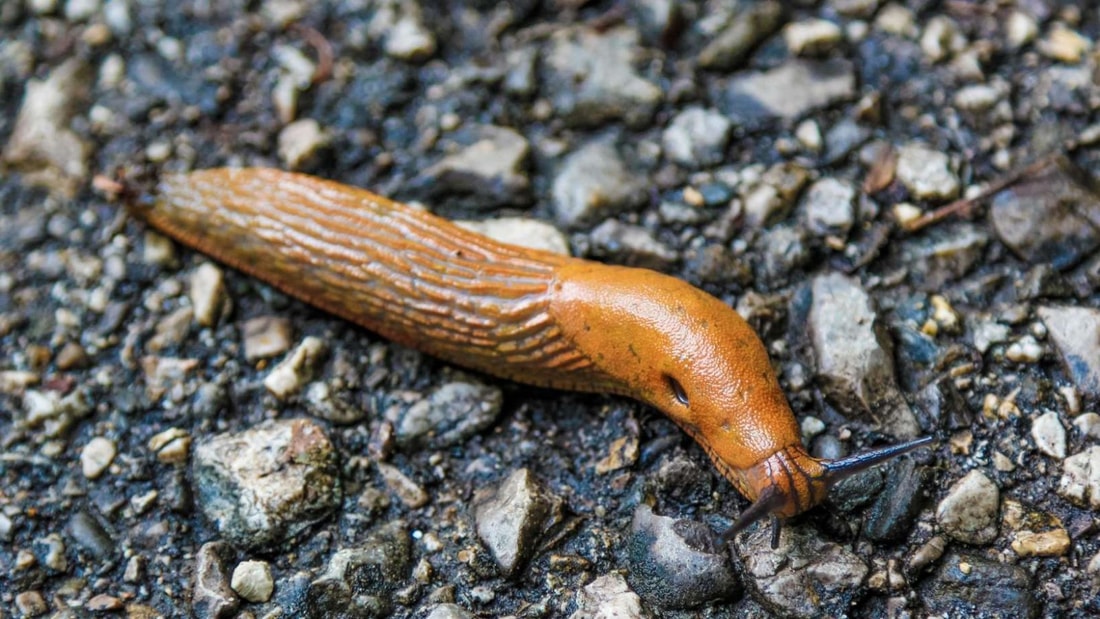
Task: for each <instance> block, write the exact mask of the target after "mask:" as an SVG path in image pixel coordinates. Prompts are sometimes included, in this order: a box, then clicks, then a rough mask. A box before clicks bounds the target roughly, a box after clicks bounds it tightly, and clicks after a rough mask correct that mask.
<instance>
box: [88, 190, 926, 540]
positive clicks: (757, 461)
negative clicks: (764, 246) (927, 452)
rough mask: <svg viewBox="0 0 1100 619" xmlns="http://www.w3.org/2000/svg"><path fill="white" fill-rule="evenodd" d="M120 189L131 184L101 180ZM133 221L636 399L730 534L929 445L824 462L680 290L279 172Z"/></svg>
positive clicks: (449, 340) (757, 374)
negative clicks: (716, 504)
mask: <svg viewBox="0 0 1100 619" xmlns="http://www.w3.org/2000/svg"><path fill="white" fill-rule="evenodd" d="M101 185H105V186H107V187H112V186H114V185H119V184H117V183H115V184H113V185H112V184H111V183H109V182H105V183H101ZM126 189H127V188H126V187H125V185H121V191H119V194H120V195H122V196H123V197H124V202H125V204H126V205H127V207H128V209H129V210H130V212H131V213H133V214H134V215H135V216H136V217H137V218H139V219H141V220H143V221H146V222H148V223H149V224H150V225H151V226H153V227H154V228H157V229H158V230H160V231H161V232H164V233H165V234H167V235H168V236H171V237H173V238H175V239H177V240H179V241H181V242H183V243H184V244H186V245H189V246H191V247H194V248H196V249H198V250H200V251H202V252H204V253H206V254H209V255H210V256H213V257H214V258H216V259H218V260H220V261H222V262H224V263H226V264H228V265H230V266H232V267H234V268H237V269H239V270H241V271H243V272H245V273H248V274H250V275H252V276H254V277H257V278H259V279H261V280H264V281H266V282H268V283H269V284H272V285H273V286H275V287H277V288H279V289H281V290H283V291H284V292H286V293H287V294H290V295H292V296H295V297H297V298H299V299H301V300H303V301H306V302H307V303H311V304H313V305H315V306H317V307H320V308H321V309H324V310H326V311H328V312H331V313H333V314H335V315H337V316H340V317H343V318H345V319H347V320H350V321H352V322H355V323H357V324H359V325H362V326H364V327H366V328H368V329H370V330H372V331H374V332H376V333H378V334H379V335H382V336H385V337H387V338H389V339H392V340H394V341H396V342H398V343H400V344H404V345H406V346H410V347H413V348H416V349H419V350H421V351H424V352H426V353H429V354H432V355H435V356H438V357H441V358H443V359H446V360H448V361H451V362H454V363H457V364H459V365H463V366H465V367H468V368H472V369H475V370H479V371H482V372H485V373H488V374H493V375H495V376H500V377H504V378H509V379H512V380H516V381H519V382H523V383H528V384H533V385H540V386H545V387H555V388H562V389H572V390H578V391H592V392H605V393H616V394H621V395H626V396H629V397H632V398H635V399H637V400H640V401H642V402H645V403H647V404H650V405H652V406H653V407H654V408H657V409H659V410H660V411H662V412H664V413H665V414H666V415H668V416H669V417H670V418H671V419H672V420H673V421H675V422H676V423H677V424H678V425H679V426H680V427H682V428H683V429H684V430H685V431H686V432H688V433H689V434H690V435H691V436H692V437H693V438H695V439H696V440H697V441H698V442H699V444H700V445H702V447H703V449H704V450H705V451H706V452H707V455H709V456H710V458H711V459H712V460H713V461H714V463H715V465H716V466H717V467H718V469H719V470H720V471H721V472H722V474H723V475H724V476H725V477H726V478H727V479H729V480H730V482H731V483H733V484H734V485H735V486H736V488H737V489H738V491H740V492H741V493H742V494H744V495H745V497H746V498H748V499H749V500H750V501H755V502H754V503H753V505H752V506H751V507H749V508H748V509H747V510H745V512H744V514H742V516H741V519H740V520H739V521H738V522H737V523H736V524H735V525H734V526H733V528H732V529H731V530H730V532H728V533H727V536H732V535H733V534H734V533H736V532H737V531H740V530H742V529H744V528H745V527H746V526H748V525H749V524H751V523H752V522H754V521H755V520H758V519H760V518H763V517H764V516H769V515H770V516H773V517H774V518H775V519H776V520H775V522H776V523H777V524H776V528H775V529H774V531H775V532H776V535H777V534H778V531H779V529H778V523H779V521H780V519H783V518H788V517H790V516H793V515H795V514H797V513H800V512H803V511H805V510H807V509H810V508H811V507H813V506H814V505H817V504H818V503H820V502H821V501H822V500H823V499H824V498H825V494H826V492H827V491H828V489H829V487H830V486H831V485H832V484H834V483H835V482H836V481H838V480H839V479H842V478H843V477H846V476H848V475H850V474H852V473H853V472H856V471H859V470H862V469H864V468H866V467H868V466H873V465H875V464H877V463H879V462H881V461H883V460H885V459H887V458H891V457H894V456H896V455H899V454H901V453H905V452H907V451H910V450H912V449H915V448H917V447H920V446H921V445H924V444H926V443H927V441H926V440H924V439H922V440H918V441H913V442H910V443H905V444H902V445H898V446H895V447H889V448H886V449H881V450H877V451H873V452H869V453H867V454H862V455H859V456H854V457H852V458H845V459H843V460H838V461H835V462H823V461H821V460H817V459H815V458H812V457H810V455H809V454H807V453H806V452H805V450H804V449H803V447H802V444H801V441H800V432H799V427H798V423H797V421H796V420H795V418H794V415H793V414H792V413H791V409H790V406H789V404H788V403H787V399H786V397H785V396H784V394H783V391H782V390H781V389H780V387H779V381H778V380H777V379H776V375H775V371H774V370H773V369H772V367H771V362H770V360H769V359H768V354H767V351H766V350H765V348H764V345H763V344H762V343H761V342H760V339H759V338H758V337H757V336H756V334H755V333H754V332H753V330H752V328H751V327H749V325H748V324H747V323H746V322H745V321H744V319H742V318H741V316H739V315H738V314H737V312H735V311H734V310H733V309H732V308H730V307H729V306H728V305H727V304H725V303H723V302H722V301H720V300H718V299H716V298H714V297H713V296H711V295H709V294H707V293H705V292H703V291H701V290H699V289H698V288H695V287H693V286H691V285H689V284H687V283H685V282H683V281H681V280H679V279H676V278H673V277H669V276H667V275H662V274H660V273H656V272H654V271H650V270H647V269H635V268H627V267H620V266H611V265H606V264H600V263H596V262H590V261H587V260H580V259H577V258H572V257H569V256H562V255H558V254H553V253H550V252H545V251H537V250H532V249H526V248H522V247H517V246H513V245H507V244H504V243H499V242H496V241H494V240H491V239H489V238H487V237H484V236H481V235H478V234H475V233H473V232H470V231H468V230H465V229H463V228H460V227H458V226H455V225H454V224H452V223H450V222H448V221H446V220H444V219H441V218H438V217H436V216H434V215H431V214H430V213H427V212H424V211H421V210H417V209H413V208H410V207H408V206H405V205H403V204H399V203H396V202H392V201H390V200H387V199H386V198H383V197H380V196H377V195H375V194H372V193H370V192H368V191H365V190H362V189H357V188H354V187H348V186H346V185H341V184H338V183H334V182H330V181H325V180H322V179H318V178H313V177H310V176H305V175H302V174H294V173H290V172H281V171H278V170H269V169H252V168H246V169H227V168H226V169H214V170H202V171H197V172H192V173H189V174H173V175H165V176H164V177H163V178H162V179H161V182H160V184H159V185H158V194H157V196H156V197H155V199H154V200H151V201H150V200H148V199H146V197H145V196H140V195H136V194H135V193H134V192H132V191H126Z"/></svg>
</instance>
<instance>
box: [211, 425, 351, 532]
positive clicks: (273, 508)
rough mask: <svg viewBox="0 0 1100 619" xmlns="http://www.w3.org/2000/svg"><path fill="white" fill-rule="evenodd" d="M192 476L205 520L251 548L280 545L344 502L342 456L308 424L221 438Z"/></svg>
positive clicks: (261, 428) (321, 432)
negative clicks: (338, 459)
mask: <svg viewBox="0 0 1100 619" xmlns="http://www.w3.org/2000/svg"><path fill="white" fill-rule="evenodd" d="M192 475H193V478H194V484H195V487H196V489H197V490H198V502H197V503H198V505H199V507H200V508H201V509H202V510H203V513H204V514H205V515H206V517H207V518H208V519H209V520H210V521H212V522H213V523H214V524H215V526H216V527H217V530H218V531H219V532H220V534H221V535H222V536H223V537H224V538H225V539H228V540H230V541H232V542H233V543H234V544H236V545H239V546H242V547H245V548H265V547H270V546H272V545H275V544H280V543H282V542H283V541H285V540H286V539H289V538H290V537H293V536H294V535H296V534H297V533H299V532H301V531H303V530H305V529H306V528H307V527H309V526H310V525H311V524H313V523H314V522H317V521H318V520H321V519H323V518H325V517H327V516H328V514H329V513H331V512H332V511H333V510H334V509H335V508H336V507H337V506H338V505H339V502H340V487H339V480H338V478H339V474H338V470H337V467H336V452H335V450H334V448H333V446H332V443H331V442H330V441H329V439H328V437H327V436H325V433H324V430H323V429H322V428H321V427H320V426H319V425H317V424H316V423H314V422H313V421H310V420H308V419H288V420H279V421H269V422H265V423H262V424H260V425H258V426H256V427H253V428H250V429H248V430H245V431H243V432H239V433H225V434H218V435H215V436H213V437H211V438H209V439H207V440H205V441H203V442H201V443H199V444H198V445H197V446H196V447H195V450H194V458H193V464H192Z"/></svg>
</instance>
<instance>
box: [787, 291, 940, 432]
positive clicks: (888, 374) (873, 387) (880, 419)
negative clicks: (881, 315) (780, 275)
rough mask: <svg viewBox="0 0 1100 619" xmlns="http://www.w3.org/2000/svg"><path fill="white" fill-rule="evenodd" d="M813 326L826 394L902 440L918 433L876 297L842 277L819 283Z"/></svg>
mask: <svg viewBox="0 0 1100 619" xmlns="http://www.w3.org/2000/svg"><path fill="white" fill-rule="evenodd" d="M812 287H813V306H812V307H811V309H810V315H809V323H810V324H809V328H810V333H811V334H812V341H813V346H814V355H815V357H816V359H817V372H818V379H819V380H820V382H821V389H822V392H823V393H824V394H825V397H826V398H828V399H829V401H830V402H831V403H833V405H834V406H836V407H837V408H839V409H840V410H841V411H842V412H843V413H845V414H850V415H855V416H858V417H863V418H870V419H873V420H874V421H875V423H877V424H878V425H879V426H880V427H881V428H882V429H883V431H885V432H887V433H889V434H891V435H893V436H896V437H898V438H913V437H915V436H916V435H917V434H918V432H919V427H918V425H917V420H916V416H915V415H914V414H913V411H912V410H911V409H910V408H909V405H908V403H906V401H905V398H904V397H903V396H902V394H901V392H900V390H899V388H898V385H897V378H896V376H895V373H894V359H893V354H892V352H891V349H892V344H891V341H890V337H889V334H888V333H887V332H886V329H885V325H884V324H883V323H882V322H881V321H880V320H879V319H878V316H877V314H876V312H875V308H874V306H873V304H872V301H871V298H870V297H869V296H868V295H867V293H866V292H864V290H863V289H862V288H861V287H860V286H859V284H858V283H857V282H856V281H854V280H852V279H850V278H847V277H845V276H843V275H840V274H838V273H831V274H828V275H821V276H818V277H816V278H815V279H814V281H813V284H812Z"/></svg>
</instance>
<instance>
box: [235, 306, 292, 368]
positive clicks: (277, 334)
mask: <svg viewBox="0 0 1100 619" xmlns="http://www.w3.org/2000/svg"><path fill="white" fill-rule="evenodd" d="M292 337H293V327H292V326H291V324H290V319H288V318H283V317H280V316H258V317H256V318H251V319H249V320H246V321H245V322H244V324H242V325H241V339H242V340H243V341H244V358H245V359H246V360H247V361H248V362H250V363H255V362H256V361H259V360H260V359H267V358H269V357H277V356H279V355H281V354H283V353H284V352H286V351H287V350H290V344H291V341H292V339H291V338H292Z"/></svg>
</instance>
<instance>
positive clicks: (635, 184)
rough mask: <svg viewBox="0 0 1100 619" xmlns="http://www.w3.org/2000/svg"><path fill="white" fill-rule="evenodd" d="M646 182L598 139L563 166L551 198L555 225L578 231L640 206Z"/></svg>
mask: <svg viewBox="0 0 1100 619" xmlns="http://www.w3.org/2000/svg"><path fill="white" fill-rule="evenodd" d="M647 185H648V182H647V181H646V180H645V179H644V178H643V177H641V176H638V175H636V174H634V173H633V172H631V171H630V169H629V168H627V166H626V163H624V162H623V160H622V158H621V157H620V156H619V152H618V150H617V149H616V148H615V146H614V144H612V143H611V142H610V141H608V140H606V139H599V140H596V141H593V142H589V143H588V144H586V145H584V146H582V147H581V148H580V149H578V150H577V151H576V152H573V153H571V154H570V155H569V156H567V157H566V158H565V160H564V161H563V162H562V165H561V168H560V169H559V170H558V173H557V175H556V176H555V177H554V182H553V187H552V189H551V194H552V197H553V206H554V212H555V213H556V214H557V218H558V222H559V223H561V224H562V225H563V226H566V227H577V226H581V225H584V224H587V223H591V222H592V221H595V220H597V219H600V218H603V217H608V216H611V215H614V214H615V213H618V212H620V211H623V210H627V209H630V208H633V207H635V206H638V205H640V204H642V203H643V202H644V201H645V199H646V187H647Z"/></svg>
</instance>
